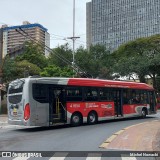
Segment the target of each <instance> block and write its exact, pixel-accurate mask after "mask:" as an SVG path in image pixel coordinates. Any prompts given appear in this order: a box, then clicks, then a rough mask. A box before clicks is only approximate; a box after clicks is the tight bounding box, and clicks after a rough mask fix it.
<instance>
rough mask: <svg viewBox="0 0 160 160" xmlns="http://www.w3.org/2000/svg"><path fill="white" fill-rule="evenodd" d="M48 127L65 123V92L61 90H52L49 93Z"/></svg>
mask: <svg viewBox="0 0 160 160" xmlns="http://www.w3.org/2000/svg"><path fill="white" fill-rule="evenodd" d="M49 112H50V125H52V124H54V123H66V121H67V117H66V115H67V112H66V105H65V92H64V89H63V88H60V87H59V88H52V89H51V93H50V111H49Z"/></svg>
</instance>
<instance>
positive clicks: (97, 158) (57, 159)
mask: <svg viewBox="0 0 160 160" xmlns="http://www.w3.org/2000/svg"><path fill="white" fill-rule="evenodd" d="M148 158H149V157H102V154H100V153H88V155H87V156H86V157H68V153H67V152H63V153H59V152H57V153H55V154H54V155H53V156H52V157H39V158H36V159H40V160H42V159H43V160H141V159H142V160H152V158H153V157H152V158H151V157H150V158H149V159H148ZM0 159H1V158H0ZM33 159H34V158H33V157H15V158H12V160H33ZM153 159H154V158H153ZM8 160H10V158H9V159H8Z"/></svg>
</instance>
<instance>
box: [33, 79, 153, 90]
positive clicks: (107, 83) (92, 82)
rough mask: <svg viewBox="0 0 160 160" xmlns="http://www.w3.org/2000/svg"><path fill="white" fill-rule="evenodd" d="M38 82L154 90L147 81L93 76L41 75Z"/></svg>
mask: <svg viewBox="0 0 160 160" xmlns="http://www.w3.org/2000/svg"><path fill="white" fill-rule="evenodd" d="M35 79H36V80H37V82H42V81H43V82H44V81H45V82H48V83H49V82H51V83H52V84H57V85H58V84H59V85H69V86H88V87H89V86H90V87H112V88H132V89H148V90H154V88H153V87H151V86H150V85H148V84H146V83H139V82H128V81H115V80H103V79H91V78H60V77H56V78H53V77H41V78H35Z"/></svg>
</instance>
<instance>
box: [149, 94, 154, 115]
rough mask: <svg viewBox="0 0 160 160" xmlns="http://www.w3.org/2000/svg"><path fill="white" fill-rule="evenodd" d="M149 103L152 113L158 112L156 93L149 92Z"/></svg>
mask: <svg viewBox="0 0 160 160" xmlns="http://www.w3.org/2000/svg"><path fill="white" fill-rule="evenodd" d="M149 103H150V112H151V113H155V112H156V97H155V94H154V92H152V91H150V92H149Z"/></svg>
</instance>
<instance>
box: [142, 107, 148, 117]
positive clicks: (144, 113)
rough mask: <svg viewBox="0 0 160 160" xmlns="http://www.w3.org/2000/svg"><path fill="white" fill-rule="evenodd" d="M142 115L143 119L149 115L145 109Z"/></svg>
mask: <svg viewBox="0 0 160 160" xmlns="http://www.w3.org/2000/svg"><path fill="white" fill-rule="evenodd" d="M141 114H142V115H141V117H142V118H146V115H147V111H146V109H144V108H143V109H142V113H141Z"/></svg>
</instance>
